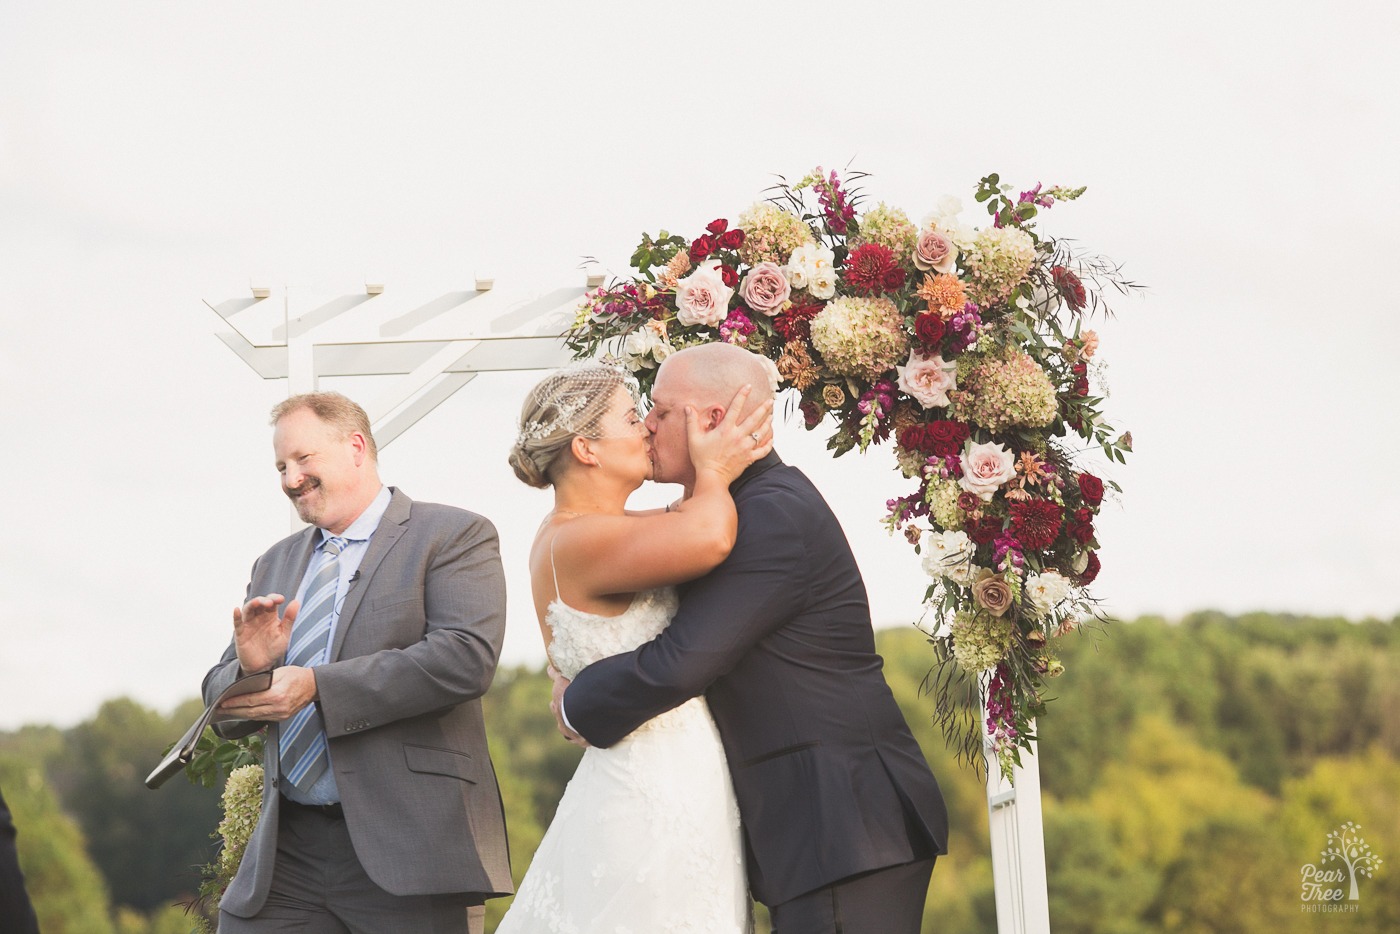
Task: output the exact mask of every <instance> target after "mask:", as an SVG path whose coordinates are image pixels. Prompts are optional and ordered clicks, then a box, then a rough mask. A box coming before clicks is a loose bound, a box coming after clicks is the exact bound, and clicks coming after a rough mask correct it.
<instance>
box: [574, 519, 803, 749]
mask: <svg viewBox="0 0 1400 934" xmlns="http://www.w3.org/2000/svg"><path fill="white" fill-rule="evenodd" d="M740 504H741V505H740V510H739V533H738V536H737V540H736V543H735V546H734V550H733V551H732V552H731V553H730V555H729V557H728V558H727V559H726V560H725V561H724V563H722V564H721V565H720V566H719V567H718V568H716V569H715V570H714V571H712V572H711V573H710V574H708V575H706V576H705V577H703V578H701V579H699V580H697V581H695V582H693V583H692V584H690V585H689V586H688V587H687V588H686V589H685V590H684V592H683V597H682V599H681V606H680V610H679V611H678V612H677V614H676V616H675V619H673V620H672V622H671V625H670V626H669V627H668V628H667V629H666V630H665V631H664V632H663V633H661V635H659V636H657V637H656V638H655V639H653V640H652V641H651V642H648V643H647V644H645V645H643V646H641V647H640V648H638V649H636V650H634V651H632V652H628V653H624V654H622V655H615V656H613V657H611V658H606V659H603V660H602V661H599V662H596V663H595V664H592V665H589V666H588V667H587V668H585V669H584V670H583V671H581V672H580V673H579V675H578V677H577V678H575V679H574V682H573V684H571V685H570V686H569V689H568V691H567V693H566V695H565V704H566V706H567V710H568V714H569V720H570V724H571V725H572V727H573V728H574V729H575V730H577V731H578V732H579V733H580V734H582V735H583V736H584V737H585V738H586V739H587V740H588V741H589V743H591V744H592V745H595V746H604V747H606V746H611V745H612V744H614V743H616V742H617V741H618V740H620V739H622V738H623V737H625V736H627V735H628V734H629V733H631V732H632V731H633V730H635V729H636V728H637V727H638V726H640V725H641V724H643V723H645V722H646V721H648V720H650V719H651V718H652V717H655V716H657V715H658V714H661V713H664V712H665V711H667V710H670V709H671V708H673V707H676V706H678V705H680V704H682V703H684V702H685V701H686V700H689V699H690V698H692V697H696V696H698V695H700V694H702V693H704V692H705V691H706V690H707V689H708V688H709V687H710V685H711V684H713V683H714V682H715V681H716V680H717V679H719V678H721V677H722V676H724V675H725V674H727V673H729V672H730V671H732V670H733V669H734V668H735V667H736V666H738V665H739V664H740V663H741V661H742V660H743V659H744V657H745V656H746V655H747V654H748V653H749V651H750V650H751V649H752V648H753V647H754V645H756V644H757V643H758V642H759V641H761V640H762V639H763V638H765V637H766V636H768V635H770V634H771V633H773V632H774V631H775V630H777V629H778V628H780V627H781V626H783V625H784V624H786V623H788V622H789V621H790V620H791V619H792V618H793V617H794V616H796V615H798V614H799V613H801V612H802V611H803V609H804V607H805V604H806V600H807V599H808V597H807V595H808V592H809V587H808V582H807V576H808V570H807V567H808V564H809V562H808V561H807V550H806V546H805V543H804V534H805V533H806V532H807V531H808V530H806V529H804V528H803V523H801V522H800V521H799V517H800V515H801V512H800V506H801V504H800V503H799V502H798V501H797V500H796V499H795V498H793V497H791V496H784V495H781V494H777V495H775V494H768V495H758V496H750V497H745V498H743V499H742V500H740Z"/></svg>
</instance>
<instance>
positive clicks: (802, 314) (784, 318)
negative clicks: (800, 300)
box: [773, 302, 826, 341]
mask: <svg viewBox="0 0 1400 934" xmlns="http://www.w3.org/2000/svg"><path fill="white" fill-rule="evenodd" d="M825 307H826V302H814V303H811V304H807V305H793V306H792V307H791V308H789V309H788V310H787V311H783V312H779V313H778V314H776V315H774V316H773V330H775V331H777V332H778V333H779V334H781V335H783V339H784V340H786V341H809V340H811V339H812V319H813V318H815V317H816V316H817V315H818V314H820V313H821V310H822V309H823V308H825Z"/></svg>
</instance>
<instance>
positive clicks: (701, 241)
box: [690, 234, 715, 265]
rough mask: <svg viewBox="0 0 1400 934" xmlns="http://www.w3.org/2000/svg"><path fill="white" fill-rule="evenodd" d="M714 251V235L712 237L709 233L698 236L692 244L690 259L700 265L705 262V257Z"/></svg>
mask: <svg viewBox="0 0 1400 934" xmlns="http://www.w3.org/2000/svg"><path fill="white" fill-rule="evenodd" d="M714 251H715V238H714V237H711V236H709V235H708V234H707V235H705V236H703V237H697V238H696V239H695V241H694V242H693V243H691V244H690V261H691V262H692V263H695V264H697V265H698V264H700V263H702V262H704V260H705V257H707V256H709V255H710V254H711V253H713V252H714Z"/></svg>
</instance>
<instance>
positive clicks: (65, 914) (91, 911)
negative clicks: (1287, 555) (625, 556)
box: [0, 613, 1400, 934]
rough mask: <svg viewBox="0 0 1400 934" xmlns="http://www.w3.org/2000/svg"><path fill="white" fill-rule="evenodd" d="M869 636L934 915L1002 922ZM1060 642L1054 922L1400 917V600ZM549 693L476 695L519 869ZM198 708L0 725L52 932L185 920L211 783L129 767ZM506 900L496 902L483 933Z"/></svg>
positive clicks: (915, 653)
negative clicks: (1367, 859) (944, 814)
mask: <svg viewBox="0 0 1400 934" xmlns="http://www.w3.org/2000/svg"><path fill="white" fill-rule="evenodd" d="M877 641H878V645H879V649H880V652H881V654H882V655H883V656H884V657H885V661H886V674H887V677H888V679H889V682H890V685H891V687H892V688H893V690H894V692H895V696H896V698H897V700H898V701H899V703H900V706H901V707H902V709H903V710H904V712H905V715H906V717H907V718H908V720H909V723H910V726H911V727H912V728H913V730H914V733H915V735H916V736H917V737H919V740H920V743H921V744H922V746H923V750H924V753H925V755H926V756H927V758H928V760H929V763H930V765H931V766H932V767H933V769H934V772H935V774H936V775H937V776H938V778H939V781H940V783H941V784H942V786H943V790H944V794H945V796H946V798H947V800H948V805H949V810H950V812H951V813H950V817H951V822H952V826H953V832H952V839H951V841H950V852H949V854H948V855H947V856H946V857H943V858H942V859H940V861H939V864H938V867H937V869H936V870H935V871H934V876H933V885H932V887H931V889H930V893H929V901H928V906H927V909H926V913H925V930H927V931H938V932H940V934H959V932H969V934H971V932H978V934H981V932H990V931H994V930H995V929H996V922H995V907H994V896H993V880H992V869H991V860H990V855H989V854H990V843H989V838H988V824H987V805H986V798H985V793H984V786H983V780H982V778H981V777H980V776H979V775H978V774H976V773H975V772H974V771H972V770H971V769H969V768H968V767H967V766H966V765H965V764H960V763H958V762H957V761H956V760H955V758H954V756H953V754H952V753H951V752H949V751H948V750H947V749H946V748H945V747H944V745H943V741H942V738H941V737H940V736H939V735H937V733H936V731H935V729H934V728H933V726H932V725H931V701H930V699H929V698H928V697H927V696H925V695H923V694H922V693H921V690H920V688H921V684H922V683H923V681H924V678H925V675H926V674H927V673H928V669H929V665H930V663H931V656H930V649H929V646H928V645H927V644H926V639H925V638H924V636H923V635H922V634H921V633H919V632H917V631H916V630H913V629H895V630H885V631H882V632H880V633H878V640H877ZM1062 649H1063V651H1062V655H1061V657H1062V659H1063V661H1064V663H1065V667H1066V673H1065V674H1064V675H1063V676H1061V677H1060V678H1058V679H1057V680H1055V681H1054V682H1052V686H1053V687H1054V688H1055V689H1056V695H1055V699H1054V700H1053V701H1052V702H1051V704H1050V706H1049V714H1048V715H1047V716H1046V717H1045V718H1044V719H1043V721H1042V722H1041V724H1040V739H1041V744H1040V769H1041V781H1042V786H1043V789H1044V811H1045V842H1046V861H1047V867H1048V872H1049V891H1050V909H1051V922H1052V926H1053V928H1054V930H1055V931H1056V932H1057V934H1065V932H1068V934H1077V932H1085V934H1088V932H1103V934H1138V932H1151V931H1169V932H1177V931H1180V932H1207V931H1212V932H1213V931H1221V932H1224V931H1229V932H1251V931H1260V932H1264V931H1268V932H1275V931H1281V932H1288V931H1312V930H1319V929H1321V928H1323V927H1342V926H1344V927H1345V930H1346V931H1347V932H1349V934H1353V932H1355V934H1359V932H1373V931H1374V932H1380V931H1394V930H1400V620H1392V621H1389V622H1382V621H1375V620H1371V621H1365V622H1360V623H1357V622H1349V621H1347V620H1343V619H1326V618H1316V617H1294V616H1281V615H1271V614H1252V615H1245V616H1238V617H1231V616H1226V615H1223V614H1218V613H1199V614H1195V615H1192V616H1189V617H1187V618H1185V619H1183V620H1179V621H1174V622H1169V621H1167V620H1164V619H1160V618H1155V617H1146V618H1142V619H1138V620H1136V621H1134V622H1130V623H1114V624H1111V625H1109V626H1107V627H1104V628H1101V629H1100V628H1095V627H1086V628H1085V629H1084V630H1083V631H1082V632H1081V633H1079V634H1078V635H1076V636H1074V637H1071V638H1068V639H1066V640H1064V641H1063V643H1062ZM549 690H550V685H549V680H548V678H546V677H545V675H544V674H543V672H542V671H538V670H535V669H531V668H523V667H521V668H511V669H504V670H502V671H501V672H499V674H498V676H497V680H496V683H495V684H494V685H493V687H492V689H491V691H490V692H489V693H488V694H487V696H486V704H487V718H488V720H487V722H488V727H489V731H490V736H491V747H492V757H493V759H494V761H495V763H496V768H497V772H498V774H499V777H500V780H501V787H502V794H503V797H504V799H505V803H506V811H507V820H508V823H509V828H510V844H511V860H512V868H513V870H514V872H515V873H516V876H517V878H519V876H520V875H522V874H523V873H524V871H525V869H526V867H527V866H528V865H529V861H530V857H531V855H532V854H533V853H534V850H535V848H536V846H538V844H539V841H540V838H541V837H542V835H543V832H544V828H545V827H547V826H548V824H549V821H550V819H551V818H552V816H553V813H554V808H555V806H556V804H557V802H558V800H559V797H560V795H561V794H562V793H563V789H564V786H565V784H566V783H567V781H568V779H569V776H570V775H571V774H572V772H573V770H574V767H575V765H576V763H577V761H578V757H579V755H580V754H581V753H580V751H579V750H577V749H575V748H574V747H572V746H570V745H568V744H567V743H565V742H564V741H563V740H562V739H560V738H559V737H558V735H557V734H556V732H555V729H554V720H553V716H552V715H551V714H550V712H549ZM197 712H198V703H197V702H196V701H193V700H192V701H190V702H189V703H187V704H186V705H184V706H182V707H181V708H180V709H179V710H176V711H173V712H171V713H170V714H169V715H163V714H160V713H157V712H154V711H151V710H148V709H146V708H144V707H142V706H141V705H139V704H136V703H134V702H132V701H130V700H126V699H122V700H114V701H110V702H108V703H106V704H104V705H103V706H102V707H101V709H99V710H98V711H97V713H96V715H95V716H94V717H93V718H92V719H90V720H88V721H86V722H84V723H82V724H79V725H78V726H76V727H73V728H72V729H68V730H59V729H56V728H53V727H47V726H31V727H26V728H24V729H21V730H18V731H15V732H11V733H0V788H3V789H4V792H5V796H6V799H7V800H8V801H9V803H10V806H11V808H12V810H13V811H14V813H15V819H16V823H17V825H18V827H19V831H20V838H19V845H20V854H21V860H22V864H23V866H24V869H25V872H26V875H27V877H28V879H29V887H30V891H31V894H32V895H33V897H34V900H35V903H36V908H37V910H38V911H39V915H40V920H41V924H42V926H43V930H44V931H45V932H46V934H70V932H71V934H108V932H111V934H176V932H179V934H184V932H187V931H189V930H190V928H191V927H192V921H191V918H190V916H188V915H187V914H186V912H185V909H184V908H182V907H180V903H182V902H187V901H189V900H190V899H192V898H193V895H194V892H195V890H196V889H197V888H198V884H199V878H200V870H201V867H202V866H203V865H204V864H206V863H208V862H210V861H211V860H212V859H213V858H214V855H215V853H216V849H215V847H216V845H217V844H216V843H215V841H213V840H211V839H210V834H211V833H212V831H213V830H214V827H215V826H216V824H217V823H218V819H219V805H218V793H217V790H215V789H204V788H200V787H197V786H195V785H192V784H189V783H187V782H185V781H183V780H181V779H178V778H177V779H175V780H172V781H171V782H170V783H168V784H167V785H166V786H165V787H163V788H161V789H160V790H159V791H156V792H152V791H149V790H148V789H146V788H145V787H144V786H143V785H142V783H141V780H142V778H144V776H145V774H146V773H147V772H148V771H149V770H150V768H151V767H152V766H153V765H154V763H155V762H156V761H157V760H158V759H159V757H160V754H161V752H162V751H163V749H164V748H165V746H166V745H167V744H168V743H169V742H170V740H172V739H173V738H174V737H175V736H177V735H179V734H180V732H182V730H183V728H184V725H186V724H187V723H188V722H190V720H191V719H193V718H194V716H196V715H197ZM755 715H760V714H758V713H756V714H755ZM1348 821H1350V822H1352V823H1354V824H1356V825H1359V831H1358V832H1359V833H1360V835H1361V836H1362V837H1364V839H1365V841H1366V843H1368V844H1369V845H1370V846H1371V848H1372V849H1373V851H1374V852H1375V853H1377V854H1378V855H1379V856H1381V857H1382V858H1383V859H1384V861H1385V862H1384V863H1383V864H1382V865H1381V866H1380V867H1379V869H1378V871H1376V872H1375V873H1374V875H1373V876H1372V877H1369V878H1362V879H1360V880H1359V897H1358V900H1357V902H1356V903H1354V905H1355V907H1356V909H1357V910H1356V911H1355V912H1349V913H1347V914H1345V916H1343V917H1338V916H1336V915H1335V914H1329V913H1321V912H1316V911H1310V910H1304V909H1305V906H1306V903H1305V902H1304V900H1303V898H1302V875H1301V874H1302V871H1303V867H1304V866H1305V865H1308V864H1313V865H1321V864H1322V863H1323V856H1322V851H1323V849H1324V847H1325V846H1326V845H1327V843H1328V837H1327V835H1328V834H1329V833H1330V832H1333V831H1335V830H1337V829H1338V828H1339V827H1341V826H1342V825H1343V824H1344V823H1346V822H1348ZM1339 866H1341V863H1340V862H1338V861H1335V860H1334V861H1333V862H1331V863H1329V864H1327V868H1332V869H1335V868H1338V867H1339ZM1343 888H1345V886H1343ZM1334 901H1335V900H1334ZM1341 902H1342V903H1343V904H1340V906H1338V905H1334V907H1348V906H1346V905H1345V904H1344V903H1345V902H1346V898H1345V894H1344V895H1343V896H1342V899H1341ZM507 904H508V900H504V899H501V900H497V901H496V902H494V903H492V905H491V908H490V915H489V918H488V921H489V923H488V930H489V929H490V928H491V927H492V926H494V923H495V921H496V920H497V919H499V917H500V915H501V914H502V913H503V912H504V910H505V908H506V906H507ZM759 922H760V924H759V929H760V932H762V931H765V930H766V918H765V917H764V915H763V912H762V911H761V909H760V911H759Z"/></svg>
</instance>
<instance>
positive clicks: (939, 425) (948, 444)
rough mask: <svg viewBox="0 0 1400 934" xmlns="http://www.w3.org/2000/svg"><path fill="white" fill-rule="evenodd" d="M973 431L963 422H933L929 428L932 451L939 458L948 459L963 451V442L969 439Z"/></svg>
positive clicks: (942, 420)
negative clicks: (951, 455)
mask: <svg viewBox="0 0 1400 934" xmlns="http://www.w3.org/2000/svg"><path fill="white" fill-rule="evenodd" d="M970 434H971V430H970V429H969V428H968V427H967V426H966V425H964V424H963V423H962V422H954V421H949V420H948V419H940V420H939V421H936V422H932V423H931V424H930V425H929V426H928V437H929V441H930V444H931V450H932V452H933V453H934V454H937V455H938V456H939V457H947V456H949V455H950V454H956V453H958V452H959V451H961V450H962V447H963V442H965V441H966V440H967V439H968V436H969V435H970Z"/></svg>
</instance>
